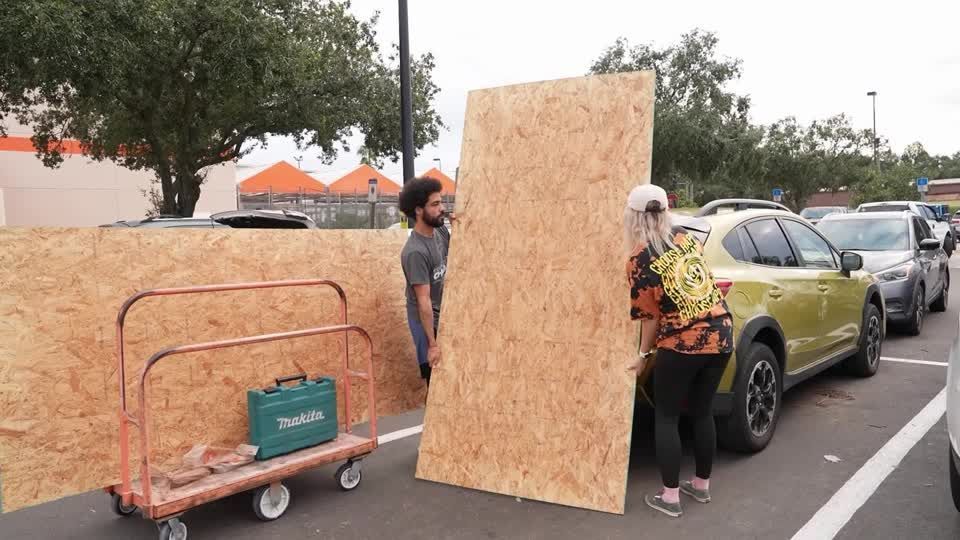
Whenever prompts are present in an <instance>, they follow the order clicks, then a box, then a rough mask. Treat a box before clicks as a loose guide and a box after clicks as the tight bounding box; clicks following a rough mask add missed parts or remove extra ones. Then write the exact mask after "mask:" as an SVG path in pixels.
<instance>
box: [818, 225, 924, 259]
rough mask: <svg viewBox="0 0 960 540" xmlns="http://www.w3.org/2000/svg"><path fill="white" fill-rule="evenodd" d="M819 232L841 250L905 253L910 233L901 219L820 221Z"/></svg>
mask: <svg viewBox="0 0 960 540" xmlns="http://www.w3.org/2000/svg"><path fill="white" fill-rule="evenodd" d="M818 228H819V229H820V232H822V233H823V234H824V236H826V237H827V238H829V239H830V241H831V242H833V245H835V246H837V247H838V248H840V249H842V250H850V251H906V250H908V249H910V231H909V230H908V229H907V221H906V220H903V219H843V220H837V221H829V220H828V221H821V222H820V224H819V226H818Z"/></svg>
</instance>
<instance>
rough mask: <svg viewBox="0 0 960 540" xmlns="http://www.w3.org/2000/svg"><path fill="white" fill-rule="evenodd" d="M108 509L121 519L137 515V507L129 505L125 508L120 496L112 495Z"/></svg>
mask: <svg viewBox="0 0 960 540" xmlns="http://www.w3.org/2000/svg"><path fill="white" fill-rule="evenodd" d="M110 509H111V510H113V513H114V514H116V515H118V516H121V517H130V516H132V515H134V514H136V513H137V506H136V505H134V504H131V505H130V506H127V505H125V504H123V499H121V498H120V495H118V494H116V493H114V494H113V495H112V496H111V497H110Z"/></svg>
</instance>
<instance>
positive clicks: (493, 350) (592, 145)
mask: <svg viewBox="0 0 960 540" xmlns="http://www.w3.org/2000/svg"><path fill="white" fill-rule="evenodd" d="M653 100H654V75H653V73H651V72H640V73H629V74H621V75H609V76H599V77H587V78H578V79H566V80H558V81H550V82H542V83H536V84H524V85H518V86H509V87H503V88H495V89H489V90H480V91H474V92H471V93H470V94H469V97H468V101H467V113H466V123H465V128H464V138H463V155H462V158H461V167H460V179H459V185H458V192H457V211H458V212H459V214H460V215H459V218H460V219H459V220H458V223H457V224H456V225H455V226H454V231H453V239H452V241H451V254H450V261H449V264H448V273H447V281H446V285H445V292H444V301H443V311H442V314H441V319H440V330H439V331H440V334H439V342H440V344H441V349H442V351H443V362H442V364H441V365H440V366H438V368H437V369H436V370H435V371H434V374H433V378H432V381H431V388H430V391H429V396H428V403H427V411H426V419H425V427H424V432H423V438H422V440H421V444H420V455H419V460H418V463H417V477H418V478H421V479H426V480H433V481H437V482H443V483H447V484H453V485H457V486H464V487H469V488H475V489H480V490H485V491H490V492H494V493H501V494H506V495H511V496H518V497H522V498H525V499H535V500H540V501H546V502H551V503H558V504H563V505H569V506H575V507H581V508H587V509H593V510H599V511H605V512H611V513H623V510H624V499H625V494H626V481H627V469H628V464H629V455H630V436H631V426H632V414H633V404H634V395H635V386H636V378H635V376H634V375H633V374H632V373H628V372H627V371H626V365H627V362H628V360H629V359H630V358H631V355H632V354H635V352H634V351H635V350H636V347H635V345H636V338H637V326H636V323H633V322H631V321H630V318H629V288H628V285H627V281H626V274H625V262H626V257H625V255H624V253H623V248H622V238H623V232H622V227H623V225H622V223H623V207H624V203H625V201H626V196H627V193H628V192H629V190H630V189H631V188H632V187H633V186H635V185H637V184H643V183H648V182H649V181H650V158H651V137H652V127H653Z"/></svg>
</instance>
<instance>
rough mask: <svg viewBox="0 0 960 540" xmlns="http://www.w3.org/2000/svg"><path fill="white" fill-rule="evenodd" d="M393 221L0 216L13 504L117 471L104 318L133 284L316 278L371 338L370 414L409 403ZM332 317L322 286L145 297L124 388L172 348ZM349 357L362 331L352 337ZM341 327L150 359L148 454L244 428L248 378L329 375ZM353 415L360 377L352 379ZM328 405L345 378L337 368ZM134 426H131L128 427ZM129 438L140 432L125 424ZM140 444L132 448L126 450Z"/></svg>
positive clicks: (99, 482) (1, 378) (109, 338)
mask: <svg viewBox="0 0 960 540" xmlns="http://www.w3.org/2000/svg"><path fill="white" fill-rule="evenodd" d="M405 240H406V235H405V234H404V232H402V231H268V230H260V231H256V230H230V231H223V230H210V231H204V230H196V229H191V230H187V229H177V230H153V231H150V230H146V231H141V230H117V229H10V228H0V246H3V249H2V250H0V485H2V493H0V495H2V499H0V500H2V508H3V510H4V511H11V510H15V509H17V508H21V507H24V506H28V505H32V504H37V503H40V502H43V501H47V500H51V499H55V498H59V497H62V496H66V495H70V494H73V493H78V492H82V491H85V490H89V489H94V488H99V487H103V486H106V485H109V484H111V483H113V482H115V481H117V479H118V472H117V471H118V466H119V465H118V462H119V455H118V452H119V451H118V447H119V446H118V445H119V442H118V428H117V406H118V401H119V382H118V380H117V379H118V375H117V371H116V360H115V355H114V343H115V340H114V332H115V330H114V323H115V320H116V316H117V311H118V309H119V307H120V305H121V304H122V302H123V301H124V300H125V299H126V298H127V297H129V296H130V295H131V294H134V293H135V292H137V291H139V290H143V289H150V288H158V287H175V286H184V285H200V284H214V283H238V282H248V281H270V280H282V279H303V278H325V279H332V280H334V281H337V282H338V283H340V285H342V286H343V288H344V290H345V292H346V295H347V299H348V302H349V308H350V311H349V321H350V322H351V323H353V324H358V325H360V326H362V327H364V328H365V329H366V330H367V331H368V332H369V333H370V335H371V336H372V337H373V340H374V347H375V356H374V365H375V376H376V379H377V391H378V395H377V398H378V399H377V407H378V413H380V414H391V413H398V412H402V411H407V410H410V409H413V408H415V407H417V406H419V405H420V404H422V403H423V399H424V397H423V385H422V382H421V381H420V380H419V372H418V371H417V369H416V364H415V360H414V353H413V350H412V345H411V342H410V337H409V333H408V331H407V325H406V320H405V319H406V316H405V310H404V297H403V287H404V279H403V273H402V271H401V270H400V265H399V253H400V250H401V249H402V247H403V243H404V242H405ZM339 323H340V314H339V303H338V299H337V295H336V293H335V292H334V291H333V290H332V289H329V288H325V287H312V288H303V287H299V288H295V289H280V290H262V291H244V292H230V293H210V294H201V295H193V296H183V297H162V298H148V299H146V300H143V301H141V302H140V303H138V304H137V305H135V306H134V308H133V309H132V310H131V311H130V313H129V316H128V318H127V332H126V339H125V341H126V344H127V347H126V351H127V360H128V362H127V365H128V368H127V389H128V392H129V393H128V400H129V403H130V407H131V409H132V410H136V403H137V398H138V393H137V386H136V384H137V377H138V373H139V369H140V367H141V366H142V365H143V363H144V361H145V360H146V359H147V358H149V356H150V355H151V354H153V353H154V352H156V351H158V350H159V349H161V348H164V347H166V346H170V345H179V344H185V343H193V342H200V341H209V340H219V339H225V338H231V337H242V336H246V335H254V334H262V333H269V332H278V331H287V330H296V329H305V328H310V327H314V326H325V325H332V324H339ZM349 346H350V353H351V359H352V362H353V365H354V368H355V369H364V367H365V364H364V363H365V361H366V359H367V353H366V349H365V345H364V343H363V341H362V340H361V339H359V338H356V337H351V338H350V341H349ZM342 350H343V338H342V336H337V335H331V336H318V337H310V338H304V339H301V340H298V341H287V342H277V343H269V344H260V345H255V346H251V347H246V348H236V349H226V350H219V351H212V352H209V353H198V354H192V355H183V356H173V357H168V358H166V359H164V360H163V361H161V362H160V363H159V364H158V365H157V366H156V368H155V369H153V370H152V371H151V378H150V381H151V384H150V386H149V393H148V396H149V404H150V411H151V415H152V420H151V429H152V431H151V444H152V445H153V449H154V451H153V453H152V458H153V459H154V460H155V463H157V464H159V465H160V466H161V467H167V468H171V467H173V466H174V465H175V464H176V463H177V462H178V461H179V458H180V456H182V454H183V453H184V452H185V451H186V450H188V449H189V448H190V447H191V446H192V445H193V444H195V443H209V444H218V445H224V446H234V445H236V444H237V443H239V442H244V441H246V438H247V415H246V390H247V389H249V388H257V387H263V386H267V385H270V384H272V381H273V379H274V378H276V377H280V376H283V375H290V374H295V373H298V372H306V373H308V374H310V375H311V376H315V375H318V374H329V375H337V376H338V375H339V366H340V362H341V359H342V356H341V352H342ZM353 388H354V392H353V396H354V398H355V403H354V405H355V407H356V408H355V409H354V412H353V414H352V416H353V419H354V420H362V419H365V418H366V412H367V409H366V404H367V398H366V388H365V386H362V385H358V386H354V387H353ZM338 391H339V393H338V397H339V399H340V402H341V403H340V405H341V421H343V418H342V402H343V387H342V384H340V381H338ZM134 433H135V432H134ZM130 440H131V444H132V447H133V448H134V449H136V448H137V447H138V444H139V442H138V437H137V436H136V435H135V434H133V435H131V438H130ZM137 456H138V453H137V452H136V451H134V453H133V456H132V458H133V463H136V462H137Z"/></svg>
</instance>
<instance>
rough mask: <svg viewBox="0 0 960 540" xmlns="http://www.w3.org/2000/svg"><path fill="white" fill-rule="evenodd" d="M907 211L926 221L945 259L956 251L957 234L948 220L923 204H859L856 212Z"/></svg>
mask: <svg viewBox="0 0 960 540" xmlns="http://www.w3.org/2000/svg"><path fill="white" fill-rule="evenodd" d="M904 210H908V211H910V212H913V213H914V214H916V215H918V216H920V217H922V218H923V219H925V220H927V225H929V226H930V229H932V230H933V234H934V235H936V237H937V239H938V240H940V243H941V244H942V245H943V250H944V251H946V252H947V257H950V256H952V255H953V251H954V250H955V249H956V239H957V233H956V230H955V229H954V228H953V225H952V224H951V223H950V220H949V219H940V218H938V217H937V213H936V212H934V211H933V209H932V208H931V207H930V206H929V205H927V204H924V203H920V202H916V201H887V202H874V203H865V204H861V205H860V206H859V207H858V208H857V212H902V211H904Z"/></svg>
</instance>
